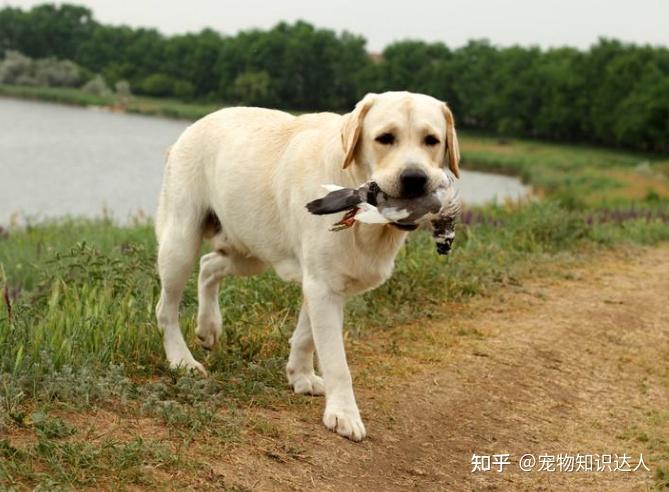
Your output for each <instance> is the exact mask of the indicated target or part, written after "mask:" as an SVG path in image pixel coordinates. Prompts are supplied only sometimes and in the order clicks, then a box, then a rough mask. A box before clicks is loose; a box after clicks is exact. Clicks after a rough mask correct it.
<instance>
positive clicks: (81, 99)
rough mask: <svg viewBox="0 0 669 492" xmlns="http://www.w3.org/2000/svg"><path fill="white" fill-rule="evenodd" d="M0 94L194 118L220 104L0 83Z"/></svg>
mask: <svg viewBox="0 0 669 492" xmlns="http://www.w3.org/2000/svg"><path fill="white" fill-rule="evenodd" d="M0 96H5V97H16V98H22V99H33V100H37V101H48V102H56V103H61V104H69V105H73V106H102V107H108V108H113V109H114V110H116V111H127V112H129V113H137V114H145V115H149V116H163V117H168V118H178V119H186V120H197V119H199V118H201V117H202V116H204V115H206V114H209V113H211V112H212V111H215V110H217V109H220V108H221V105H220V104H212V103H186V102H182V101H178V100H176V99H166V98H165V99H161V98H152V97H141V96H133V97H131V98H130V99H128V100H127V101H121V100H119V99H118V98H117V97H116V96H96V95H93V94H88V93H86V92H84V91H82V90H81V89H70V88H64V87H30V86H18V85H3V84H0Z"/></svg>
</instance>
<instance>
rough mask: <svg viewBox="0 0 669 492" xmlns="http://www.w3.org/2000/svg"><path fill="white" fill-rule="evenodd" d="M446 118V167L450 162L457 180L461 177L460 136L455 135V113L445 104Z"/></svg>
mask: <svg viewBox="0 0 669 492" xmlns="http://www.w3.org/2000/svg"><path fill="white" fill-rule="evenodd" d="M443 109H444V117H445V118H446V143H447V148H446V149H445V151H444V166H446V163H447V162H448V168H449V169H450V170H451V172H452V173H453V174H455V177H456V178H459V177H460V145H459V144H458V135H457V134H456V133H455V120H454V119H453V113H451V110H450V109H449V108H448V106H446V103H444V107H443Z"/></svg>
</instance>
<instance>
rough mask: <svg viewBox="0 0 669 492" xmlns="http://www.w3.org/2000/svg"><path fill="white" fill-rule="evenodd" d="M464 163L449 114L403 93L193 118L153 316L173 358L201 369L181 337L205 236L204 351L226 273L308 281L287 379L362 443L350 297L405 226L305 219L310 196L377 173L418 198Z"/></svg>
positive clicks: (380, 265)
mask: <svg viewBox="0 0 669 492" xmlns="http://www.w3.org/2000/svg"><path fill="white" fill-rule="evenodd" d="M458 162H459V150H458V141H457V137H456V133H455V126H454V122H453V115H452V114H451V111H450V110H449V108H448V107H447V106H446V104H444V103H443V102H441V101H438V100H437V99H434V98H432V97H430V96H426V95H422V94H412V93H408V92H387V93H384V94H368V95H367V96H365V98H364V99H363V100H362V101H360V102H359V103H358V104H357V105H356V107H355V109H354V110H353V111H352V112H351V113H348V114H345V115H343V116H342V115H338V114H333V113H318V114H307V115H301V116H293V115H290V114H288V113H284V112H281V111H274V110H269V109H261V108H226V109H222V110H220V111H218V112H215V113H212V114H210V115H208V116H206V117H204V118H202V119H201V120H199V121H198V122H196V123H195V124H193V125H192V126H190V127H189V128H188V129H187V130H185V131H184V133H183V134H182V135H181V136H180V137H179V139H178V141H177V142H176V144H175V145H174V146H173V147H172V148H171V150H170V152H169V155H168V159H167V164H166V168H165V175H164V178H163V186H162V191H161V195H160V204H159V207H158V215H157V219H156V234H157V237H158V243H159V248H158V270H159V273H160V280H161V287H162V288H161V294H160V301H159V302H158V305H157V307H156V315H157V319H158V326H159V328H160V329H161V331H162V332H163V343H164V347H165V352H166V354H167V359H168V360H169V363H170V366H171V367H186V368H191V369H196V370H198V371H201V372H202V373H205V374H206V372H205V369H204V367H203V366H202V365H201V364H200V363H199V362H197V361H196V360H195V359H194V358H193V356H192V354H191V352H190V350H189V349H188V347H187V345H186V342H185V341H184V338H183V335H182V334H181V330H180V328H179V317H178V310H179V303H180V301H181V296H182V293H183V290H184V286H185V284H186V281H187V279H188V277H189V276H190V273H191V270H192V268H193V264H194V262H195V259H196V257H197V255H198V252H199V250H200V244H201V242H202V239H203V238H205V237H206V238H210V239H211V240H212V242H213V246H214V252H213V253H209V254H205V255H204V256H202V258H201V259H200V274H199V279H198V301H199V305H198V327H197V336H198V338H199V340H200V343H201V345H202V346H203V347H205V348H208V349H209V348H212V347H213V346H214V344H215V343H216V342H217V340H218V338H219V336H220V335H221V331H222V330H221V313H220V310H219V305H218V287H219V283H220V282H221V280H222V279H223V278H224V277H226V276H228V275H253V274H257V273H260V272H262V271H263V270H265V269H266V268H267V267H272V268H273V269H274V270H275V271H276V273H277V274H278V275H279V276H280V277H281V278H282V279H284V280H289V281H294V282H299V283H301V284H302V290H303V295H304V301H303V304H302V309H301V310H300V314H299V319H298V322H297V327H296V328H295V332H294V333H293V336H292V337H291V339H290V346H291V350H290V356H289V358H288V364H287V369H286V372H287V376H288V381H289V383H290V384H291V385H292V387H293V389H294V390H295V392H296V393H303V394H312V395H321V394H323V393H325V398H326V404H325V414H324V416H323V423H324V424H325V426H326V427H327V428H328V429H331V430H333V431H335V432H337V433H338V434H340V435H342V436H345V437H348V438H349V439H352V440H354V441H360V440H361V439H363V438H364V437H365V434H366V431H365V426H364V424H363V423H362V419H361V418H360V412H359V411H358V406H357V404H356V401H355V396H354V395H353V386H352V381H351V374H350V372H349V369H348V365H347V362H346V354H345V352H344V340H343V335H342V329H343V326H342V325H343V309H344V303H345V301H346V299H347V298H348V297H350V296H352V295H354V294H359V293H361V292H365V291H368V290H370V289H374V288H375V287H377V286H379V285H380V284H381V283H383V282H384V281H385V280H386V279H388V277H389V276H390V274H391V272H392V270H393V265H394V261H395V256H396V255H397V252H398V250H399V248H400V247H401V246H402V244H403V243H404V240H405V239H406V236H407V232H406V231H403V230H401V229H399V228H397V227H394V226H392V225H369V224H360V223H356V225H354V226H353V227H352V228H351V229H348V230H345V231H342V232H337V233H333V232H330V231H329V230H328V228H329V227H330V225H331V222H332V219H331V218H328V217H322V216H321V217H319V216H314V215H310V214H309V213H308V212H307V210H306V209H305V204H306V203H307V202H309V201H311V200H313V199H315V198H318V197H320V196H322V195H323V194H324V193H325V192H324V190H323V188H322V187H321V186H322V185H323V184H327V183H334V184H338V185H341V186H345V187H353V188H354V187H357V186H359V185H361V184H362V183H364V182H366V181H369V180H370V179H372V180H374V181H376V182H377V183H378V185H379V186H380V188H381V189H382V190H383V191H385V192H386V193H387V194H389V195H391V196H396V197H417V196H421V195H423V194H425V193H430V192H432V191H433V190H434V189H435V188H437V187H438V186H439V185H440V184H442V181H443V180H444V179H445V174H444V172H443V168H444V167H445V166H448V167H449V168H450V170H451V171H452V172H453V173H454V174H455V175H457V174H458ZM314 349H315V350H316V353H317V354H318V361H319V367H320V369H321V372H322V378H321V377H320V376H318V375H317V374H316V372H315V370H314Z"/></svg>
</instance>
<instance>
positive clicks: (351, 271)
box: [343, 233, 406, 295]
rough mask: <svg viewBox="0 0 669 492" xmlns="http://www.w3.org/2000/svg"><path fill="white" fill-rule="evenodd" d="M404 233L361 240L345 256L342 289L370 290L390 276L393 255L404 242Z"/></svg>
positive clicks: (349, 291)
mask: <svg viewBox="0 0 669 492" xmlns="http://www.w3.org/2000/svg"><path fill="white" fill-rule="evenodd" d="M405 237H406V234H405V233H401V234H395V233H393V235H392V236H388V237H383V238H379V239H377V240H375V241H369V238H367V241H362V242H360V243H359V244H358V248H355V250H354V251H351V254H349V255H347V256H346V260H345V262H346V263H345V265H343V266H344V270H345V274H344V277H345V282H344V284H345V285H344V290H345V293H346V294H347V295H355V294H359V293H361V292H365V291H368V290H372V289H374V288H376V287H378V286H379V285H381V284H382V283H384V282H385V281H386V280H388V279H389V278H390V276H391V275H392V273H393V269H394V267H395V257H396V256H397V253H398V251H399V249H400V248H401V246H402V244H403V243H404V238H405Z"/></svg>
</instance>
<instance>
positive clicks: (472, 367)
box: [193, 246, 669, 490]
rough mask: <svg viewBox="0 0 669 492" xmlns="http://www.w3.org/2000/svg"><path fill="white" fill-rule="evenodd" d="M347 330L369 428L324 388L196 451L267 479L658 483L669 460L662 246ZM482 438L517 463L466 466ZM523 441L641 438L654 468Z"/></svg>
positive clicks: (380, 485) (280, 482)
mask: <svg viewBox="0 0 669 492" xmlns="http://www.w3.org/2000/svg"><path fill="white" fill-rule="evenodd" d="M353 345H354V347H353V351H352V357H351V359H352V360H351V365H352V367H353V369H354V371H355V372H356V373H357V378H356V379H357V381H358V385H357V387H358V400H359V403H360V406H361V410H362V413H363V417H364V418H365V419H366V423H367V426H368V431H369V438H368V439H367V440H366V441H364V442H363V443H361V444H354V443H351V442H348V441H346V440H344V439H341V438H338V437H337V436H335V435H334V434H331V433H329V432H328V431H326V430H325V429H324V428H322V427H319V426H318V422H319V418H320V412H321V411H322V401H320V400H318V399H314V400H313V403H312V404H308V405H306V407H305V408H292V409H291V408H281V409H277V410H275V411H258V412H257V414H256V416H255V419H256V421H257V422H262V423H263V424H262V425H261V426H260V427H259V428H258V429H256V430H255V431H253V430H252V431H247V433H246V436H245V437H246V438H245V439H243V442H244V444H239V445H236V446H231V447H229V448H228V449H226V450H225V451H223V452H221V453H220V454H216V455H215V456H214V454H215V453H212V452H211V451H212V450H211V449H209V450H208V452H205V453H204V454H203V455H201V459H203V460H204V461H205V462H206V464H207V466H208V467H210V468H211V470H212V473H213V474H214V475H215V476H217V477H221V478H222V479H223V482H224V483H226V484H228V485H233V484H234V485H236V486H239V487H243V488H248V489H258V490H263V489H277V488H278V489H286V490H290V489H296V490H297V489H300V490H303V489H316V490H400V489H407V488H417V489H423V490H435V489H437V490H438V489H443V490H482V489H483V490H509V489H513V490H565V489H571V490H579V489H580V490H593V489H596V490H647V489H648V488H650V487H653V486H658V484H660V485H661V482H660V481H659V479H658V476H659V475H658V474H659V473H661V472H658V471H657V470H658V468H660V469H661V468H664V469H665V470H666V467H667V464H668V462H669V442H668V438H669V247H667V246H663V247H660V248H654V249H648V250H645V251H644V252H643V253H641V254H640V255H638V256H634V257H630V256H627V257H621V256H615V257H614V256H607V257H606V258H603V259H601V260H600V261H598V262H596V263H595V264H593V265H591V266H590V267H587V268H584V269H581V270H579V271H577V272H575V273H573V274H571V275H570V278H567V279H562V280H558V279H552V280H545V279H543V280H537V281H534V282H530V283H526V284H525V285H524V286H523V287H518V288H513V289H509V290H505V291H503V292H499V293H498V294H497V295H495V296H494V297H492V298H488V299H483V300H479V301H475V302H471V303H468V304H467V305H466V306H464V307H460V308H459V309H457V310H456V311H455V313H454V314H453V315H452V316H450V317H449V318H448V319H447V320H441V321H435V322H433V323H430V324H428V325H426V326H421V325H418V324H417V325H415V326H410V327H402V328H401V329H398V330H394V331H393V332H390V333H388V334H387V336H386V335H384V336H382V337H378V338H375V339H374V340H369V341H365V342H364V343H356V344H353ZM386 369H388V370H386ZM263 425H264V426H265V428H264V429H263V427H262V426H263ZM205 448H208V446H206V444H205V443H199V444H196V445H195V447H194V449H193V452H197V451H196V450H197V449H202V450H204V449H205ZM473 453H478V454H501V453H510V454H511V465H509V466H507V467H505V471H504V472H503V473H497V472H495V471H490V472H485V473H481V472H477V473H472V472H471V469H472V465H471V457H472V454H473ZM525 453H531V454H533V455H535V456H536V457H538V456H539V455H541V454H549V455H558V454H570V455H576V454H577V453H581V454H593V455H603V454H619V455H622V454H623V453H626V454H627V455H629V456H631V461H632V464H633V466H635V465H636V462H637V461H638V458H639V455H640V454H641V453H643V456H644V460H645V462H646V463H647V464H648V466H649V468H650V469H651V471H650V472H646V471H644V470H639V471H636V472H620V471H618V472H599V473H597V472H578V473H576V472H559V471H554V472H546V471H544V472H538V471H533V472H522V471H520V470H519V468H518V458H519V457H520V456H521V455H523V454H525ZM199 485H200V486H206V485H207V480H206V479H205V480H204V481H203V482H200V483H199Z"/></svg>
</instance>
